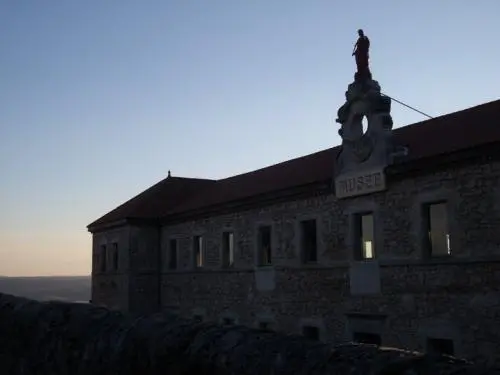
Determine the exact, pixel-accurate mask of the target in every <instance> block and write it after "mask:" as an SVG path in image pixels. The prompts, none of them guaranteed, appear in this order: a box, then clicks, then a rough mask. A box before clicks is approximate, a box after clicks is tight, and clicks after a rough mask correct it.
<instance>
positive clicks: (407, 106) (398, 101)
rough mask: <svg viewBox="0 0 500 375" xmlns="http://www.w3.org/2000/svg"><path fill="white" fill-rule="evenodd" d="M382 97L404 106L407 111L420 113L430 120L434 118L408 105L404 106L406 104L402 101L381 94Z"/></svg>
mask: <svg viewBox="0 0 500 375" xmlns="http://www.w3.org/2000/svg"><path fill="white" fill-rule="evenodd" d="M382 95H384V96H387V97H388V98H389V99H391V100H394V101H395V102H396V103H399V104H401V105H404V106H405V107H406V108H409V109H411V110H413V111H415V112H417V113H420V114H421V115H424V116H425V117H428V118H431V119H432V118H434V117H432V116H430V115H428V114H427V113H424V112H422V111H419V110H418V109H416V108H414V107H412V106H410V105H408V104H406V103H403V102H402V101H400V100H397V99H394V98H392V97H390V96H389V95H387V94H384V93H382Z"/></svg>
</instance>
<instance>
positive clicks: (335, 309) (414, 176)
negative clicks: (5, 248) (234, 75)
mask: <svg viewBox="0 0 500 375" xmlns="http://www.w3.org/2000/svg"><path fill="white" fill-rule="evenodd" d="M350 89H351V88H350ZM348 91H349V90H348ZM346 96H347V95H346ZM348 102H349V98H348ZM371 103H372V104H370V105H374V104H373V102H371ZM352 107H354V105H352V106H351V108H350V109H348V110H347V111H348V112H349V111H350V114H351V115H352V114H353V113H354V112H356V111H357V110H358V111H361V114H363V115H366V116H367V117H369V116H374V115H373V113H374V112H376V113H378V115H377V116H378V117H377V118H372V123H374V124H375V125H373V126H372V128H371V129H368V131H367V132H366V133H365V134H364V135H363V134H362V133H363V132H362V131H361V133H360V134H358V135H356V136H355V137H354V136H353V137H351V136H352V134H350V135H348V134H346V133H347V132H351V133H352V128H353V126H352V125H353V122H352V121H354V120H352V119H353V118H354V119H355V118H356V117H352V116H351V120H348V119H347V120H346V117H349V116H345V113H344V114H342V113H340V112H341V111H339V123H340V124H341V129H344V132H343V134H341V135H342V136H343V144H342V145H341V146H338V147H335V148H332V149H328V150H325V151H321V152H318V153H315V154H312V155H308V156H305V157H302V158H298V159H294V160H290V161H287V162H284V163H281V164H277V165H274V166H271V167H267V168H264V169H260V170H257V171H254V172H251V173H246V174H242V175H238V176H234V177H230V178H227V179H223V180H202V179H190V178H180V177H172V176H170V174H169V177H167V178H166V179H164V180H163V181H161V182H160V183H158V184H157V185H155V186H153V187H152V188H150V189H148V190H146V191H145V192H143V193H141V194H139V195H138V196H137V197H135V198H133V199H131V200H130V201H128V202H126V203H124V204H123V205H121V206H120V207H118V208H116V209H115V210H113V211H111V212H110V213H108V214H106V215H104V216H103V217H102V218H100V219H98V220H97V221H95V222H93V223H92V224H90V225H89V226H88V229H89V231H90V232H91V233H92V236H93V249H92V252H93V264H92V302H93V303H96V304H101V305H105V306H108V307H112V308H118V309H122V310H126V311H132V312H138V313H150V312H156V311H161V310H166V309H168V310H173V311H177V312H179V313H180V314H182V315H184V316H188V317H194V318H197V319H201V320H213V321H218V322H220V323H221V324H227V325H230V324H244V325H248V326H253V327H256V328H261V329H272V330H276V331H283V332H289V333H297V334H303V335H306V336H309V337H311V338H316V339H320V340H322V341H325V342H342V341H351V340H354V341H360V342H368V343H376V344H381V345H384V346H393V347H399V348H408V349H415V350H427V351H438V352H442V353H449V354H454V355H456V356H460V357H466V358H471V359H482V358H492V357H494V356H495V355H496V353H500V324H499V323H500V290H499V286H500V262H499V261H500V124H498V121H499V120H498V118H499V115H500V101H495V102H491V103H486V104H483V105H480V106H477V107H473V108H470V109H466V110H464V111H460V112H456V113H452V114H449V115H445V116H442V117H439V118H435V119H432V120H428V121H424V122H422V123H418V124H413V125H410V126H406V127H403V128H399V129H396V130H392V121H391V120H390V116H388V113H389V111H390V107H387V106H384V105H379V107H383V108H382V109H381V110H380V111H378V112H377V111H373V108H372V107H370V108H368V109H367V108H364V109H361V110H360V109H359V108H358V109H357V110H356V109H353V108H352ZM360 108H361V107H360ZM363 111H365V112H366V111H368V113H365V112H363ZM340 115H342V116H343V117H344V118H341V116H340ZM349 121H351V123H349ZM360 121H361V120H360ZM369 121H370V118H369ZM377 121H378V122H377ZM389 123H390V124H389ZM376 124H379V125H380V127H379V128H377V126H376ZM348 126H350V127H351V129H350V130H348V129H347V127H348ZM381 129H383V131H384V132H385V133H384V134H383V135H380V133H381V131H382V130H381ZM370 132H372V133H371V134H372V135H371V136H370ZM366 134H368V136H370V137H371V138H370V139H368V140H367V139H363V140H362V138H361V137H367V135H366ZM349 137H351V138H349ZM384 137H385V138H384ZM354 139H356V140H359V142H362V143H363V144H361V146H359V147H358V146H356V145H354V144H353V140H354ZM349 142H350V143H349ZM356 142H357V141H356ZM368 143H370V145H371V146H369V147H371V149H369V150H368V151H366V150H363V147H365V146H366V144H368ZM364 145H365V146H364ZM374 145H375V146H374ZM388 145H389V146H390V147H389V146H388ZM366 147H368V146H366ZM366 147H365V148H366ZM369 147H368V148H369ZM381 148H382V149H383V150H384V151H383V152H382V151H380V149H381ZM349 150H351V151H349ZM353 150H354V151H353ZM387 150H389V151H387ZM349 152H351V154H349ZM363 152H364V154H363ZM377 153H378V156H373V155H377ZM353 155H354V156H353ZM359 155H361V156H359ZM363 155H365V156H363ZM366 155H368V157H367V156H366ZM387 155H389V156H390V157H387ZM356 157H357V158H358V159H356Z"/></svg>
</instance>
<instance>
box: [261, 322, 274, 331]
mask: <svg viewBox="0 0 500 375" xmlns="http://www.w3.org/2000/svg"><path fill="white" fill-rule="evenodd" d="M259 329H260V330H261V331H272V329H271V323H269V322H259Z"/></svg>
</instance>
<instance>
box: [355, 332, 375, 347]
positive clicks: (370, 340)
mask: <svg viewBox="0 0 500 375" xmlns="http://www.w3.org/2000/svg"><path fill="white" fill-rule="evenodd" d="M352 341H354V342H357V343H360V344H372V345H378V346H380V345H381V343H382V340H381V339H380V335H377V334H375V333H365V332H354V333H353V334H352Z"/></svg>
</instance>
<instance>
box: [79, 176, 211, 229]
mask: <svg viewBox="0 0 500 375" xmlns="http://www.w3.org/2000/svg"><path fill="white" fill-rule="evenodd" d="M213 183H215V181H214V180H204V179H197V178H183V177H170V176H169V177H167V178H165V179H163V180H161V181H160V182H158V183H157V184H155V185H153V186H151V187H150V188H149V189H146V190H145V191H143V192H142V193H140V194H138V195H137V196H135V197H134V198H132V199H130V200H129V201H127V202H125V203H123V204H122V205H120V206H118V207H117V208H115V209H114V210H113V211H111V212H109V213H107V214H106V215H104V216H102V217H101V218H99V219H97V220H96V221H94V222H93V223H92V224H89V225H88V228H89V229H92V228H94V227H99V226H101V225H103V224H108V223H113V222H116V221H120V220H123V219H132V218H133V219H151V218H158V217H163V216H165V215H166V214H167V213H168V212H169V210H171V209H173V208H174V207H175V206H177V205H179V204H180V203H181V202H184V201H185V200H186V199H189V197H191V196H192V195H193V194H194V193H195V192H196V191H198V190H203V189H205V188H207V187H208V186H209V185H211V184H213Z"/></svg>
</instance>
